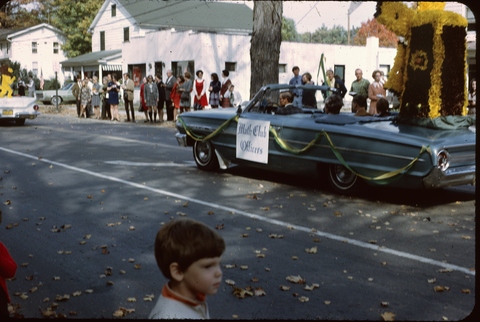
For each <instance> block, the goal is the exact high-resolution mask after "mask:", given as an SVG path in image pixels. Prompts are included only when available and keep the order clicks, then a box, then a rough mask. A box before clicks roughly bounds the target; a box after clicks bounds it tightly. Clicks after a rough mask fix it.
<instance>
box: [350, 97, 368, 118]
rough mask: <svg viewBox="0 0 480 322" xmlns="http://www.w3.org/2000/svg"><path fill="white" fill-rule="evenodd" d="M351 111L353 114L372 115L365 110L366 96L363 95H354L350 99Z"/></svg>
mask: <svg viewBox="0 0 480 322" xmlns="http://www.w3.org/2000/svg"><path fill="white" fill-rule="evenodd" d="M352 112H353V113H355V114H354V116H372V114H370V113H368V112H367V98H366V97H365V96H363V95H355V96H354V97H353V100H352Z"/></svg>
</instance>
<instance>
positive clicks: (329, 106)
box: [325, 94, 343, 114]
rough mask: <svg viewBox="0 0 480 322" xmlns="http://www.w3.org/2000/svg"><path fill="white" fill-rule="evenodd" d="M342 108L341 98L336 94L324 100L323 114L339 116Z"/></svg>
mask: <svg viewBox="0 0 480 322" xmlns="http://www.w3.org/2000/svg"><path fill="white" fill-rule="evenodd" d="M342 106H343V100H342V97H341V96H340V95H337V94H332V95H330V96H329V97H327V99H326V100H325V114H340V110H341V109H342Z"/></svg>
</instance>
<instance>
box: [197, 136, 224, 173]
mask: <svg viewBox="0 0 480 322" xmlns="http://www.w3.org/2000/svg"><path fill="white" fill-rule="evenodd" d="M193 158H194V159H195V163H196V164H197V167H198V168H199V169H201V170H205V171H214V170H218V168H219V164H218V159H217V155H216V154H215V148H214V147H213V144H212V142H210V141H208V140H207V141H195V143H194V144H193Z"/></svg>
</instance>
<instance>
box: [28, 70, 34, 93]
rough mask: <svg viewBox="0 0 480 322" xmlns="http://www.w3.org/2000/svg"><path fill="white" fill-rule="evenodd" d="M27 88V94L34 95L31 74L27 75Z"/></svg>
mask: <svg viewBox="0 0 480 322" xmlns="http://www.w3.org/2000/svg"><path fill="white" fill-rule="evenodd" d="M27 90H28V96H30V97H35V82H34V81H33V77H32V76H31V75H30V76H28V84H27Z"/></svg>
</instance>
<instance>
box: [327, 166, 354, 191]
mask: <svg viewBox="0 0 480 322" xmlns="http://www.w3.org/2000/svg"><path fill="white" fill-rule="evenodd" d="M327 179H328V182H329V183H330V186H331V187H332V188H333V190H335V192H337V193H340V194H352V193H354V192H357V191H359V189H360V186H361V184H362V179H361V178H359V177H358V176H357V175H356V174H355V173H353V172H352V171H350V170H348V169H347V168H346V167H345V166H343V165H341V164H330V165H328V170H327Z"/></svg>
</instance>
